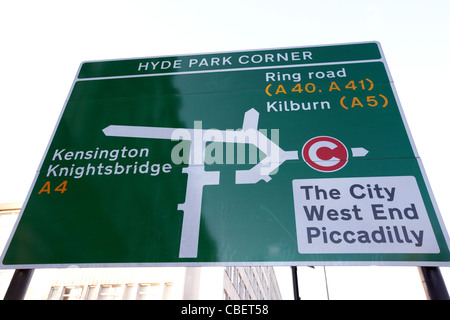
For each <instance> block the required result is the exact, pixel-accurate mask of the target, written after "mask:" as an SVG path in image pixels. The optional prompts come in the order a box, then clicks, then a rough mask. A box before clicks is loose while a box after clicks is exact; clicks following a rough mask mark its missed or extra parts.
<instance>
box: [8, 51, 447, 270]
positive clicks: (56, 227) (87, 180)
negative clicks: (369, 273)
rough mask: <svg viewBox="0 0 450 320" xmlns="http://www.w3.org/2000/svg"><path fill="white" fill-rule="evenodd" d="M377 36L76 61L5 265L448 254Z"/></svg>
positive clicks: (378, 259) (389, 260) (429, 258)
mask: <svg viewBox="0 0 450 320" xmlns="http://www.w3.org/2000/svg"><path fill="white" fill-rule="evenodd" d="M448 244H449V239H448V235H447V232H446V230H445V228H444V225H443V223H442V219H441V217H440V214H439V212H438V209H437V206H436V204H435V202H434V199H433V196H432V193H431V189H430V187H429V185H428V182H427V180H426V177H425V174H424V170H423V167H422V163H421V161H420V158H419V157H418V155H417V152H416V150H415V147H414V145H413V142H412V138H411V135H410V133H409V130H408V127H407V125H406V121H405V119H404V116H403V113H402V110H401V107H400V103H399V101H398V98H397V95H396V92H395V88H394V85H393V81H392V79H391V76H390V73H389V71H388V68H387V65H386V61H385V59H384V56H383V53H382V50H381V48H380V45H379V44H378V43H376V42H368V43H354V44H343V45H328V46H318V47H301V48H280V49H267V50H257V51H243V52H222V53H210V54H199V55H183V56H171V57H156V58H136V59H125V60H111V61H92V62H85V63H83V64H82V65H81V66H80V69H79V71H78V73H77V76H76V79H75V81H74V84H73V87H72V89H71V92H70V94H69V97H68V100H67V101H66V104H65V106H64V109H63V111H62V114H61V117H60V120H59V122H58V124H57V127H56V129H55V132H54V135H53V137H52V139H51V141H50V143H49V146H48V149H47V151H46V154H45V155H44V158H43V160H42V163H41V165H40V167H39V171H38V173H37V175H36V178H35V181H34V183H33V186H32V188H31V190H30V193H29V195H28V197H27V200H26V203H25V205H24V208H23V211H22V213H21V215H20V218H19V221H18V224H17V225H16V227H15V229H14V232H13V234H12V236H11V238H10V240H9V242H8V245H7V248H6V250H5V252H4V253H3V255H2V260H1V262H2V267H5V268H36V267H54V266H56V267H58V266H67V265H82V266H129V265H142V266H152V265H180V266H181V265H184V266H185V265H352V264H353V265H365V264H370V265H373V264H379V265H448V264H449V261H450V252H449V245H448Z"/></svg>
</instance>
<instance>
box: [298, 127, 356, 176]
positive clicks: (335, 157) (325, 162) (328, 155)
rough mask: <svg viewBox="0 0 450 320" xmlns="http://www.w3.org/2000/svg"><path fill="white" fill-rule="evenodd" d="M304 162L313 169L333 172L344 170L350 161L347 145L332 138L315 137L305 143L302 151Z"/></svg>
mask: <svg viewBox="0 0 450 320" xmlns="http://www.w3.org/2000/svg"><path fill="white" fill-rule="evenodd" d="M302 155H303V160H305V161H306V163H307V164H308V165H309V166H310V167H311V168H313V169H315V170H317V171H322V172H333V171H337V170H339V169H342V168H343V167H344V166H345V165H346V164H347V160H348V151H347V148H346V147H345V145H344V144H343V143H342V142H340V141H339V140H338V139H335V138H332V137H326V136H321V137H315V138H312V139H311V140H309V141H308V142H306V143H305V145H304V146H303V150H302Z"/></svg>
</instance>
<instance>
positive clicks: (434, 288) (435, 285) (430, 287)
mask: <svg viewBox="0 0 450 320" xmlns="http://www.w3.org/2000/svg"><path fill="white" fill-rule="evenodd" d="M419 272H420V276H421V278H422V283H423V288H424V289H425V293H426V295H427V298H428V300H450V297H449V295H448V291H447V287H446V286H445V282H444V278H443V277H442V274H441V270H439V268H438V267H419Z"/></svg>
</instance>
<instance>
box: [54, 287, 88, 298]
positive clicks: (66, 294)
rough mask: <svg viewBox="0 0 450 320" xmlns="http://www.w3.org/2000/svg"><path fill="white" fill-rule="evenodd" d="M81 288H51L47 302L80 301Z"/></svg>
mask: <svg viewBox="0 0 450 320" xmlns="http://www.w3.org/2000/svg"><path fill="white" fill-rule="evenodd" d="M82 293H83V287H82V286H67V287H52V288H51V290H50V294H49V296H48V300H80V299H81V295H82Z"/></svg>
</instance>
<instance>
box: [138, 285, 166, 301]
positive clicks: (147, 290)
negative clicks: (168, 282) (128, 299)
mask: <svg viewBox="0 0 450 320" xmlns="http://www.w3.org/2000/svg"><path fill="white" fill-rule="evenodd" d="M161 289H162V288H161V286H160V284H159V283H140V284H139V286H138V291H137V295H136V299H137V300H159V299H162V297H163V293H162V290H161Z"/></svg>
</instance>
